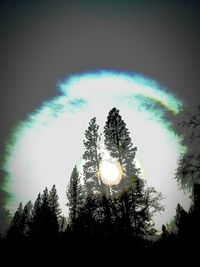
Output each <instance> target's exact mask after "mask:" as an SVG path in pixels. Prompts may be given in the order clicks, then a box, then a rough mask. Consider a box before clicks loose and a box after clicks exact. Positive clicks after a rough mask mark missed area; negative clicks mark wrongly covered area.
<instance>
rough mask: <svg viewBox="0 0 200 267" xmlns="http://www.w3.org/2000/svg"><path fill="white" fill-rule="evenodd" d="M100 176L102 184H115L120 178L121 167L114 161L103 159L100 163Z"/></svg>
mask: <svg viewBox="0 0 200 267" xmlns="http://www.w3.org/2000/svg"><path fill="white" fill-rule="evenodd" d="M100 176H101V179H102V181H103V183H104V184H107V185H110V186H112V185H117V184H119V182H120V181H121V179H122V168H121V166H120V164H119V163H118V162H116V161H112V160H104V161H102V162H101V164H100Z"/></svg>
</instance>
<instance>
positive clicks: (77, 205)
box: [66, 166, 83, 228]
mask: <svg viewBox="0 0 200 267" xmlns="http://www.w3.org/2000/svg"><path fill="white" fill-rule="evenodd" d="M66 195H67V199H68V203H67V206H68V207H69V220H70V225H71V227H72V228H74V227H76V225H77V219H78V216H79V214H80V209H81V206H82V205H83V190H82V185H81V182H80V177H79V172H78V170H77V167H76V166H75V167H74V169H73V171H72V174H71V177H70V181H69V185H68V188H67V192H66Z"/></svg>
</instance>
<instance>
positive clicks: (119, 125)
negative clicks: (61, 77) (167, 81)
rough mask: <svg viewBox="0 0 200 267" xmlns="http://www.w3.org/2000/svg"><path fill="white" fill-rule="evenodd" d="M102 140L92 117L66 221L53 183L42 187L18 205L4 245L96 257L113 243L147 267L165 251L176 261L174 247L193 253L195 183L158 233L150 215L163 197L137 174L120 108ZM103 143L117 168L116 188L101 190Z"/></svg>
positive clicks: (198, 194)
mask: <svg viewBox="0 0 200 267" xmlns="http://www.w3.org/2000/svg"><path fill="white" fill-rule="evenodd" d="M195 118H198V117H195ZM103 136H104V138H103V140H102V134H100V133H99V125H98V124H97V121H96V118H92V119H91V121H90V122H89V126H88V129H87V130H86V131H85V138H84V153H83V156H82V158H83V162H84V163H83V168H82V172H81V173H80V171H79V170H78V168H77V166H74V168H73V170H72V173H71V177H70V179H69V184H68V185H67V190H66V199H67V203H66V205H67V206H68V210H69V214H68V216H67V218H65V217H64V216H61V209H60V206H59V198H58V194H57V191H56V187H55V185H53V187H52V188H51V190H50V191H49V190H48V189H47V188H45V189H44V191H43V192H42V194H40V193H39V195H38V197H37V199H36V201H35V203H34V204H33V205H32V203H31V202H30V201H29V202H28V203H27V204H26V205H25V206H24V207H23V206H22V203H20V204H19V207H18V209H17V211H16V213H15V215H14V217H13V219H12V220H11V222H10V225H9V228H8V230H7V232H6V234H5V236H4V238H3V241H2V244H3V245H4V247H5V248H8V247H9V248H10V247H12V246H13V248H14V249H15V248H16V246H15V245H16V244H17V245H19V246H20V247H22V248H23V249H24V248H27V247H29V248H30V247H31V248H32V247H33V248H39V247H42V248H44V247H46V248H48V249H47V250H49V249H50V248H53V249H54V251H55V250H56V249H58V248H59V251H62V250H63V249H64V248H65V247H68V249H69V250H70V251H72V250H73V249H74V251H73V252H77V253H78V252H80V251H83V250H84V249H85V246H88V245H86V244H89V247H90V251H93V254H94V253H97V248H101V249H102V247H101V246H102V245H101V244H103V248H104V250H106V251H107V252H108V251H114V249H117V247H116V245H117V244H118V246H121V249H120V251H121V252H122V251H123V253H127V252H130V253H134V255H135V256H134V259H133V261H135V262H136V261H137V260H138V261H140V262H144V263H148V264H149V265H150V264H152V265H154V264H155V263H159V264H162V263H163V262H164V261H165V262H169V263H171V257H168V256H167V255H166V251H168V253H171V255H174V257H175V256H176V257H175V259H177V262H178V260H180V259H179V257H177V255H175V253H174V252H175V251H179V249H180V248H181V249H182V251H189V250H190V249H191V248H192V249H193V248H194V250H195V247H193V246H191V247H190V249H189V248H188V245H187V242H190V244H193V242H192V238H196V240H197V239H198V238H199V237H200V234H199V226H198V225H199V223H200V186H199V184H198V183H197V181H195V182H194V183H193V187H192V191H193V194H192V196H193V199H192V205H191V207H190V210H189V211H188V212H186V211H185V210H184V209H183V208H182V207H181V206H180V205H179V204H178V205H177V210H176V216H175V217H174V219H173V220H172V221H171V223H170V224H168V225H166V226H165V225H163V227H162V233H161V234H160V235H158V234H157V233H156V229H155V227H154V223H153V216H154V215H155V213H157V212H161V211H162V210H163V209H164V207H163V206H162V205H161V200H162V195H161V193H160V192H157V191H156V190H155V188H153V187H147V185H146V183H145V181H144V180H143V179H142V178H141V177H140V170H139V169H138V168H137V167H136V163H135V156H136V151H137V148H136V147H134V146H133V143H132V140H131V138H130V132H129V130H128V128H127V126H126V124H125V122H124V121H123V119H122V117H121V115H120V114H119V110H118V109H116V108H113V109H111V110H110V112H109V113H108V116H107V121H106V123H105V127H104V132H103ZM195 138H196V137H195ZM195 140H196V139H195ZM102 142H103V143H104V147H105V149H106V150H107V151H108V152H109V155H110V157H112V158H114V159H116V160H117V162H119V164H120V166H121V168H122V178H121V180H120V182H119V183H118V184H116V185H112V186H110V185H107V184H106V183H104V182H103V181H102V179H101V173H100V171H99V170H100V164H101V161H102V160H103V152H102V148H101V145H102ZM190 153H191V151H190ZM182 160H184V159H182ZM180 166H184V165H183V163H182V162H180V164H179V168H178V172H177V175H178V173H179V174H180V170H181V167H180ZM183 174H184V172H183ZM187 175H188V173H187ZM92 244H93V245H94V246H95V248H96V249H95V250H94V247H93V245H92ZM122 244H123V245H122ZM177 247H178V249H177ZM186 248H187V249H188V250H187V249H186ZM84 251H85V250H84ZM97 254H98V253H97ZM90 255H91V253H90ZM142 255H143V256H142ZM163 259H164V260H163Z"/></svg>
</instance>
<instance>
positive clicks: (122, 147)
mask: <svg viewBox="0 0 200 267" xmlns="http://www.w3.org/2000/svg"><path fill="white" fill-rule="evenodd" d="M104 137H105V147H106V149H107V150H108V152H109V153H110V156H111V157H113V158H115V159H117V160H118V162H119V163H120V165H121V167H122V171H123V179H122V183H121V185H122V186H123V188H125V187H126V188H127V187H128V186H130V184H132V183H133V182H134V180H135V179H136V178H137V176H138V174H139V170H138V169H137V168H136V166H135V162H134V159H135V153H136V150H137V148H136V147H133V144H132V142H131V138H130V133H129V131H128V129H127V127H126V124H125V122H124V121H123V120H122V117H121V116H120V115H119V110H118V109H116V108H113V109H112V110H110V112H109V114H108V117H107V121H106V124H105V127H104Z"/></svg>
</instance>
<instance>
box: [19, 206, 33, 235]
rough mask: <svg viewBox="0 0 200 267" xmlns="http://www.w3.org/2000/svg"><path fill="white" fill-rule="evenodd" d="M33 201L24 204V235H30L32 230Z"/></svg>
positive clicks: (22, 223)
mask: <svg viewBox="0 0 200 267" xmlns="http://www.w3.org/2000/svg"><path fill="white" fill-rule="evenodd" d="M32 207H33V205H32V203H31V201H28V203H27V204H26V205H25V206H24V209H23V212H22V216H21V227H22V232H23V234H24V236H26V237H27V236H29V231H30V224H31V219H32V218H31V210H32Z"/></svg>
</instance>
